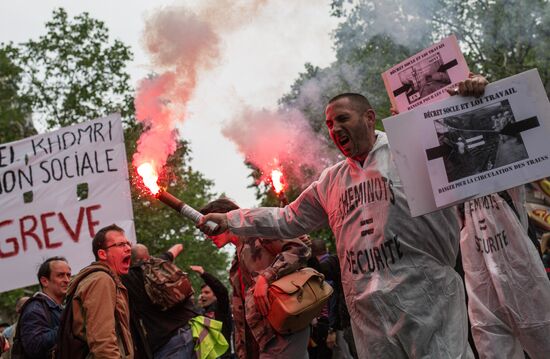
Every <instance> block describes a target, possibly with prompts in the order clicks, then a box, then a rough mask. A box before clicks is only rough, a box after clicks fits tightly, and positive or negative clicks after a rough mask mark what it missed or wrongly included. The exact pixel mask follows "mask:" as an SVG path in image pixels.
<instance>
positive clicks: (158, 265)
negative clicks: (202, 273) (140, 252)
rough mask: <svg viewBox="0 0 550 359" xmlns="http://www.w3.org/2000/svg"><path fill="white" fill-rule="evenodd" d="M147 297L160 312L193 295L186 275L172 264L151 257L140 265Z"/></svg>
mask: <svg viewBox="0 0 550 359" xmlns="http://www.w3.org/2000/svg"><path fill="white" fill-rule="evenodd" d="M140 267H141V269H142V271H143V284H144V286H145V292H146V293H147V296H148V297H149V299H150V300H151V302H153V303H154V304H157V305H159V306H160V307H162V310H166V309H169V308H172V307H173V306H174V305H176V304H178V303H181V302H183V301H184V300H186V299H187V298H189V297H190V296H191V295H193V287H192V286H191V282H190V281H189V278H188V277H187V273H185V272H183V271H182V270H181V269H179V268H178V267H177V266H176V265H175V264H174V263H172V262H170V261H167V260H164V259H160V258H154V257H151V258H149V259H147V260H146V261H143V262H142V263H141V264H140Z"/></svg>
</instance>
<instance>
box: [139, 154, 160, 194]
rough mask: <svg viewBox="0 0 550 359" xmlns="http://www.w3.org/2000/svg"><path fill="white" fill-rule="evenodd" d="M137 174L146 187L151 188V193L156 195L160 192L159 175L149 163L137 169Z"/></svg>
mask: <svg viewBox="0 0 550 359" xmlns="http://www.w3.org/2000/svg"><path fill="white" fill-rule="evenodd" d="M137 172H138V174H139V175H140V176H141V178H142V179H143V183H144V184H145V186H147V188H149V190H150V191H151V193H153V194H154V195H156V194H157V193H158V192H159V191H160V187H159V186H158V184H157V181H158V179H159V175H158V173H157V171H156V170H155V168H154V167H153V165H152V164H150V163H149V162H145V163H142V164H141V165H139V167H138V168H137Z"/></svg>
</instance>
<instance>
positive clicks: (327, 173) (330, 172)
mask: <svg viewBox="0 0 550 359" xmlns="http://www.w3.org/2000/svg"><path fill="white" fill-rule="evenodd" d="M347 165H348V164H347V160H345V159H344V160H341V161H339V162H337V163H335V164H333V165H332V166H330V167H327V168H325V169H324V170H323V171H322V172H321V175H320V176H319V180H318V181H319V182H323V181H326V180H330V179H331V178H332V177H334V176H336V175H337V174H338V173H339V172H340V171H341V170H342V169H343V168H345V167H347Z"/></svg>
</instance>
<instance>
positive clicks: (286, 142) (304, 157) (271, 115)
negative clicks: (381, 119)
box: [223, 108, 335, 187]
mask: <svg viewBox="0 0 550 359" xmlns="http://www.w3.org/2000/svg"><path fill="white" fill-rule="evenodd" d="M223 134H224V135H225V136H226V137H228V138H229V139H230V140H232V141H233V142H234V143H235V144H237V147H238V149H239V151H240V152H241V153H242V154H243V155H244V156H245V158H246V160H247V161H248V162H250V163H252V164H253V165H254V166H256V167H257V168H259V169H260V171H261V172H262V178H260V180H261V181H264V180H266V179H267V178H268V176H269V175H270V173H271V171H272V170H273V169H277V168H282V169H283V172H284V173H285V177H286V181H287V182H288V183H292V184H293V185H297V186H300V187H303V186H305V185H308V184H309V183H310V182H311V180H312V179H313V178H316V177H317V176H318V175H319V173H320V172H321V171H322V169H323V168H325V167H326V166H327V165H328V164H330V163H333V162H334V160H335V153H334V152H331V150H330V149H329V147H328V145H327V142H326V140H325V139H324V138H323V136H321V135H319V134H317V133H315V132H314V131H313V130H312V128H311V126H310V124H309V122H308V121H307V120H306V119H305V117H304V116H303V115H302V113H300V112H299V111H297V110H279V111H267V110H262V111H257V110H253V109H251V108H246V109H245V110H243V112H242V114H240V116H238V117H235V118H234V119H233V120H232V121H231V122H229V123H228V124H227V125H226V126H225V127H224V129H223Z"/></svg>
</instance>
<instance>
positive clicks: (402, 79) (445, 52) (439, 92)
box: [382, 35, 469, 112]
mask: <svg viewBox="0 0 550 359" xmlns="http://www.w3.org/2000/svg"><path fill="white" fill-rule="evenodd" d="M468 73H469V70H468V65H467V64H466V61H465V60H464V56H463V55H462V53H461V52H460V48H459V47H458V43H457V41H456V37H455V36H454V35H451V36H448V37H446V38H444V39H443V40H441V41H440V42H438V43H436V44H434V45H432V46H430V47H429V48H427V49H425V50H422V51H421V52H419V53H418V54H416V55H414V56H411V57H409V58H408V59H406V60H404V61H402V62H400V63H399V64H397V65H395V66H393V67H392V68H390V69H389V70H387V71H385V72H384V73H383V74H382V78H383V80H384V85H385V86H386V91H387V92H388V95H389V97H390V101H391V103H392V106H393V107H394V108H396V109H397V110H398V111H399V112H405V111H408V110H411V109H413V108H415V107H418V106H420V105H422V104H426V103H430V102H434V101H436V100H439V99H442V98H445V97H448V96H449V95H448V93H447V91H446V89H448V88H450V87H451V86H452V85H453V84H456V83H457V82H460V81H463V80H465V79H466V78H467V77H468Z"/></svg>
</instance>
